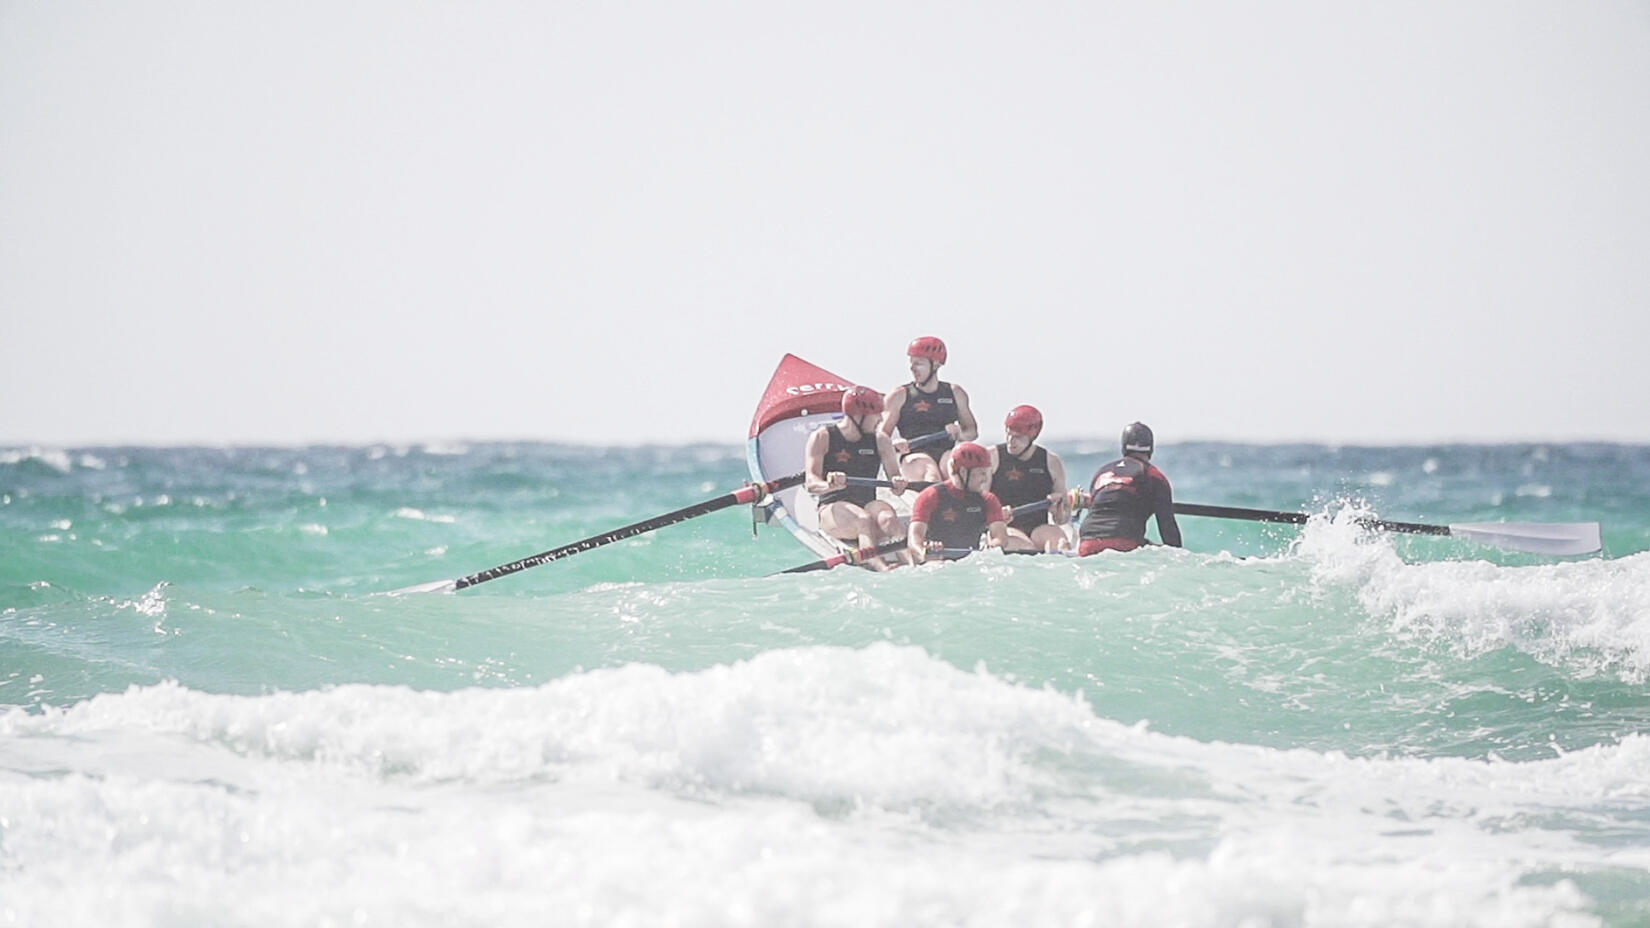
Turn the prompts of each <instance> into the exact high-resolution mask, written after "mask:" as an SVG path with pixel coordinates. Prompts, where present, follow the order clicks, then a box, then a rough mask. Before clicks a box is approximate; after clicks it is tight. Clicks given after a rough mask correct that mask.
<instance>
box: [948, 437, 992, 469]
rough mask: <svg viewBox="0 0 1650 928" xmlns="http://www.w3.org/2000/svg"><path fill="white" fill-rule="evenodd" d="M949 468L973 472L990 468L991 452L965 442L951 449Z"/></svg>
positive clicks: (972, 443)
mask: <svg viewBox="0 0 1650 928" xmlns="http://www.w3.org/2000/svg"><path fill="white" fill-rule="evenodd" d="M951 466H952V467H954V468H956V469H957V470H973V469H975V468H976V467H990V466H991V452H989V451H987V450H985V448H984V447H983V446H981V445H977V444H975V443H974V442H971V441H965V442H963V443H962V444H960V445H958V446H957V447H955V448H953V449H951Z"/></svg>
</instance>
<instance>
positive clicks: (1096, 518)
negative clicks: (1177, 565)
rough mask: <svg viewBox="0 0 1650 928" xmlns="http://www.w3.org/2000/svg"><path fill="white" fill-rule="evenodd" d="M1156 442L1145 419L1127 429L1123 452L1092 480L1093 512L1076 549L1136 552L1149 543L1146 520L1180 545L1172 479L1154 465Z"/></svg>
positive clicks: (1169, 542)
mask: <svg viewBox="0 0 1650 928" xmlns="http://www.w3.org/2000/svg"><path fill="white" fill-rule="evenodd" d="M1156 444H1157V440H1156V439H1155V438H1154V437H1152V430H1151V429H1150V428H1149V427H1147V426H1146V424H1145V423H1143V422H1131V423H1129V425H1128V426H1127V427H1125V428H1124V429H1123V456H1122V457H1120V458H1118V459H1117V460H1115V461H1112V462H1111V463H1109V464H1102V465H1100V469H1099V470H1098V471H1095V473H1094V479H1092V480H1090V481H1089V492H1090V493H1091V494H1092V496H1091V498H1090V500H1089V514H1088V515H1087V516H1085V517H1084V518H1083V526H1082V528H1081V529H1079V530H1078V533H1077V534H1078V538H1079V540H1080V543H1079V545H1078V547H1077V553H1078V554H1081V555H1082V556H1084V557H1088V556H1089V555H1091V554H1099V553H1100V552H1101V551H1133V550H1134V549H1135V548H1138V547H1140V546H1141V545H1143V544H1146V543H1147V540H1146V520H1148V519H1151V518H1154V517H1155V518H1156V519H1157V533H1158V534H1159V535H1161V536H1163V543H1164V544H1166V545H1171V546H1173V547H1176V548H1178V547H1180V525H1179V523H1177V522H1175V518H1174V491H1173V490H1172V489H1171V488H1170V487H1169V478H1168V477H1167V476H1165V475H1164V474H1163V472H1162V471H1160V470H1158V469H1157V467H1156V465H1154V464H1152V450H1153V448H1154V447H1155V446H1156Z"/></svg>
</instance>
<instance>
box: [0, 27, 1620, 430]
mask: <svg viewBox="0 0 1650 928" xmlns="http://www.w3.org/2000/svg"><path fill="white" fill-rule="evenodd" d="M1647 171H1650V4H1647V3H1645V2H1642V0H1632V2H1628V0H1616V2H1607V0H1596V2H1589V0H1582V2H1558V0H1543V2H1520V0H1505V2H1501V0H1461V2H1449V0H1443V2H1438V0H1424V2H1420V0H1417V2H1396V3H1386V2H1382V3H1325V2H1321V0H1300V2H1263V3H1250V2H1246V3H1224V2H1221V3H1214V2H1211V3H1190V2H1182V3H1155V2H1151V3H1141V2H1090V3H1072V2H1043V3H1037V2H1033V3H1003V2H987V3H970V2H961V3H958V2H945V3H939V2H924V3H899V2H832V3H809V4H803V3H774V2H748V3H726V2H710V3H596V2H588V3H561V2H540V3H532V2H496V0H480V2H463V3H460V2H402V0H393V2H392V0H363V2H339V3H321V2H300V3H251V2H235V0H224V2H209V0H199V2H173V0H156V2H142V3H107V2H85V0H0V314H3V315H0V319H3V323H4V337H3V338H0V444H9V445H19V444H21V445H28V444H90V443H119V442H140V443H184V442H188V443H195V442H206V443H252V442H278V443H291V442H303V441H340V442H346V443H366V442H373V441H384V440H389V441H410V440H425V439H476V438H536V439H555V440H575V441H593V442H623V443H633V442H643V441H681V440H690V439H709V440H716V441H727V442H738V441H742V440H743V439H744V437H745V433H746V427H747V424H748V422H749V419H750V415H751V412H752V407H753V406H754V404H755V402H756V399H757V397H758V395H759V394H760V392H761V390H762V388H763V387H764V386H765V384H766V382H767V378H768V376H769V374H770V373H771V372H772V369H773V367H774V366H775V365H776V364H777V362H778V360H779V357H780V356H781V355H782V354H783V353H784V352H786V351H791V352H795V353H797V354H800V355H802V356H803V357H806V358H808V359H809V360H811V361H814V362H815V363H817V364H819V365H821V366H823V367H826V368H828V369H831V370H834V371H835V372H837V373H838V374H841V375H843V376H844V377H847V378H850V379H854V380H859V381H862V382H866V383H870V384H872V385H874V386H876V387H878V388H881V389H886V388H889V387H891V386H893V385H895V384H896V383H898V382H900V381H901V380H903V379H904V378H905V377H906V376H907V371H906V368H905V361H904V347H905V344H906V343H907V342H908V341H909V340H910V339H911V338H913V337H915V336H917V335H929V334H932V335H939V336H941V337H942V338H944V339H946V341H947V342H949V343H950V346H951V355H952V361H951V363H950V364H949V365H948V366H947V367H946V368H945V370H944V372H943V373H944V375H945V376H946V378H947V379H954V380H955V381H957V382H959V383H961V384H963V385H965V386H966V387H968V389H969V391H970V392H971V393H972V395H973V397H974V403H975V406H976V408H977V410H978V412H979V415H980V418H981V421H982V424H984V425H985V426H986V434H987V437H992V438H995V437H996V436H998V435H999V434H1000V422H1001V419H1002V416H1003V413H1004V412H1006V411H1007V409H1008V408H1009V407H1011V406H1013V405H1015V404H1018V403H1025V402H1029V403H1033V404H1036V405H1038V406H1040V407H1042V409H1043V411H1044V413H1045V415H1046V417H1047V420H1048V431H1049V434H1050V435H1055V436H1074V435H1097V436H1111V435H1114V434H1115V433H1116V432H1117V430H1118V428H1119V427H1120V426H1121V425H1122V424H1123V423H1125V422H1127V421H1129V420H1131V419H1144V420H1146V421H1147V422H1149V423H1151V424H1152V425H1153V426H1154V427H1155V428H1156V429H1157V432H1158V435H1159V439H1160V441H1164V442H1172V441H1176V440H1184V439H1190V438H1229V439H1235V440H1246V441H1250V440H1252V441H1277V440H1290V439H1308V440H1320V441H1336V442H1405V443H1408V442H1422V441H1432V440H1442V439H1468V440H1501V439H1540V440H1558V439H1566V438H1601V439H1616V440H1630V441H1650V414H1647V412H1646V406H1647V404H1650V365H1647V364H1646V363H1645V361H1644V360H1643V358H1642V355H1643V353H1644V351H1645V350H1646V346H1647V344H1650V321H1647V320H1650V270H1647V268H1650V182H1647Z"/></svg>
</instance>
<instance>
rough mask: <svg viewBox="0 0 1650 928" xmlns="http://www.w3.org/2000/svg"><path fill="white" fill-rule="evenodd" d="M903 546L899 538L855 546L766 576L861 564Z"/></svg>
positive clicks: (902, 540) (902, 541)
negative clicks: (852, 548)
mask: <svg viewBox="0 0 1650 928" xmlns="http://www.w3.org/2000/svg"><path fill="white" fill-rule="evenodd" d="M904 547H905V540H904V539H900V540H899V541H889V542H884V543H882V544H880V545H874V546H872V547H869V548H856V549H855V550H853V551H844V552H842V553H841V554H833V555H831V556H830V557H828V558H825V559H823V560H818V561H814V562H812V563H809V564H803V565H802V566H800V567H791V568H787V569H785V570H781V571H780V572H779V573H778V574H769V575H768V576H770V577H777V576H779V574H806V573H812V572H813V571H816V570H830V569H831V568H832V567H836V566H837V565H839V564H863V563H865V562H866V561H869V560H871V559H872V558H877V557H882V556H883V555H884V554H892V553H894V552H895V551H899V550H902V549H903V548H904Z"/></svg>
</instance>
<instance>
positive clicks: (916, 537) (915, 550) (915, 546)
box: [905, 522, 928, 564]
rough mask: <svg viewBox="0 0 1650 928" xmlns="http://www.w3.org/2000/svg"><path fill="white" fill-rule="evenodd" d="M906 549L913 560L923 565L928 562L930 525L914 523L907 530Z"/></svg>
mask: <svg viewBox="0 0 1650 928" xmlns="http://www.w3.org/2000/svg"><path fill="white" fill-rule="evenodd" d="M905 549H906V550H907V551H908V552H910V554H911V560H912V561H913V562H915V563H918V564H921V563H923V562H925V561H927V560H928V523H927V522H912V523H911V525H910V527H909V528H907V529H906V530H905Z"/></svg>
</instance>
